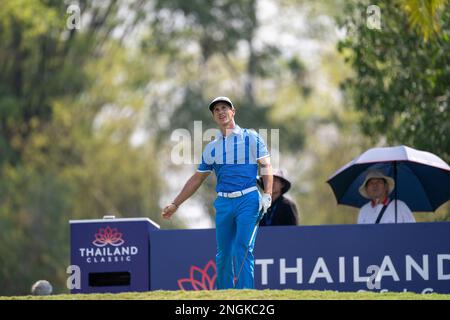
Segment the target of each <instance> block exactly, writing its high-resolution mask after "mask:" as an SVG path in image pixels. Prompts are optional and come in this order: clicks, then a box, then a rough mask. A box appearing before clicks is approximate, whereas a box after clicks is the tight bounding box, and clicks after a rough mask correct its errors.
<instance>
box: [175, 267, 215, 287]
mask: <svg viewBox="0 0 450 320" xmlns="http://www.w3.org/2000/svg"><path fill="white" fill-rule="evenodd" d="M216 277H217V271H216V264H215V262H214V261H213V260H209V262H208V263H207V264H206V266H205V268H204V269H201V268H199V267H197V266H191V268H190V272H189V278H186V279H180V280H178V287H179V288H180V289H181V290H195V291H198V290H215V289H216V288H215V285H216Z"/></svg>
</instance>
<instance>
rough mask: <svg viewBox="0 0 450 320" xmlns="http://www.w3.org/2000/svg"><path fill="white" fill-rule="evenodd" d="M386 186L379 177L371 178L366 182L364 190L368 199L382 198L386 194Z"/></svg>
mask: <svg viewBox="0 0 450 320" xmlns="http://www.w3.org/2000/svg"><path fill="white" fill-rule="evenodd" d="M387 188H388V186H387V183H386V181H384V179H381V178H372V179H370V180H369V181H367V183H366V192H367V195H368V196H369V197H370V199H372V200H375V199H382V198H384V197H385V196H387V191H388V189H387Z"/></svg>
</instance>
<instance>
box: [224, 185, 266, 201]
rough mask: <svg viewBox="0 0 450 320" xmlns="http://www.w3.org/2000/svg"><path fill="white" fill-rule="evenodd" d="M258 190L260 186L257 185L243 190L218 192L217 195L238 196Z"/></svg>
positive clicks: (225, 196)
mask: <svg viewBox="0 0 450 320" xmlns="http://www.w3.org/2000/svg"><path fill="white" fill-rule="evenodd" d="M255 190H258V188H257V187H256V186H254V187H250V188H247V189H244V190H241V191H234V192H217V195H218V196H219V197H224V198H237V197H241V196H243V195H244V194H247V193H249V192H252V191H255Z"/></svg>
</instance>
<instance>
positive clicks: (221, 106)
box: [213, 102, 235, 126]
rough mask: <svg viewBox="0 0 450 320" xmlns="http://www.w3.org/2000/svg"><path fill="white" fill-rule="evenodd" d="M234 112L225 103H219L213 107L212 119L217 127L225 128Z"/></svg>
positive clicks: (231, 119) (232, 117)
mask: <svg viewBox="0 0 450 320" xmlns="http://www.w3.org/2000/svg"><path fill="white" fill-rule="evenodd" d="M234 113H235V110H234V109H231V107H230V106H229V105H228V104H227V103H225V102H219V103H217V104H216V105H215V106H214V109H213V117H214V121H216V123H217V124H218V125H219V126H226V125H227V124H228V123H230V121H233V119H234Z"/></svg>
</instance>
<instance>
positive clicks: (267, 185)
mask: <svg viewBox="0 0 450 320" xmlns="http://www.w3.org/2000/svg"><path fill="white" fill-rule="evenodd" d="M266 159H267V160H264V161H261V162H260V164H259V165H260V166H261V176H262V179H263V183H264V193H268V194H270V195H272V184H273V175H272V174H273V173H272V164H271V163H270V159H269V158H266Z"/></svg>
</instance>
